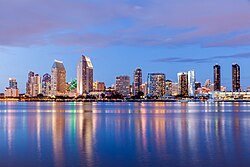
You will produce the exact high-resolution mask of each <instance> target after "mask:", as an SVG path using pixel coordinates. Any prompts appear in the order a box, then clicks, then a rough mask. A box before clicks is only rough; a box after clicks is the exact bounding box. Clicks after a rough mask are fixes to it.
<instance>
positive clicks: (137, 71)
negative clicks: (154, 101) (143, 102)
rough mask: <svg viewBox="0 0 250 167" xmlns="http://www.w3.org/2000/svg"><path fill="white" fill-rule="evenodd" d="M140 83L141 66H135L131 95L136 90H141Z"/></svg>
mask: <svg viewBox="0 0 250 167" xmlns="http://www.w3.org/2000/svg"><path fill="white" fill-rule="evenodd" d="M141 85H142V70H141V68H136V69H135V71H134V82H133V95H134V96H135V95H137V94H138V92H141V91H142V90H141Z"/></svg>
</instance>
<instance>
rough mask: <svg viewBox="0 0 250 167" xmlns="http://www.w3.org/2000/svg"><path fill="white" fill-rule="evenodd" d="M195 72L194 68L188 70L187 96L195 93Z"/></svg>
mask: <svg viewBox="0 0 250 167" xmlns="http://www.w3.org/2000/svg"><path fill="white" fill-rule="evenodd" d="M195 81H196V78H195V72H194V70H191V71H188V96H194V95H195Z"/></svg>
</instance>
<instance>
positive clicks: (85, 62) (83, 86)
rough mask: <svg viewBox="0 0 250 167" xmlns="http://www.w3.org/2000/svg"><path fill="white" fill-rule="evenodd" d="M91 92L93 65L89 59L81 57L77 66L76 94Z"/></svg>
mask: <svg viewBox="0 0 250 167" xmlns="http://www.w3.org/2000/svg"><path fill="white" fill-rule="evenodd" d="M92 91H93V65H92V62H91V60H90V58H89V57H87V56H81V58H80V62H79V63H78V66H77V94H78V95H82V94H84V93H89V92H92Z"/></svg>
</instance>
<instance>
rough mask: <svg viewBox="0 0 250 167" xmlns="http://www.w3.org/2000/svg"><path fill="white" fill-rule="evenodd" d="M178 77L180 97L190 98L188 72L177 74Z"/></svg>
mask: <svg viewBox="0 0 250 167" xmlns="http://www.w3.org/2000/svg"><path fill="white" fill-rule="evenodd" d="M177 76H178V88H179V95H181V96H182V97H187V96H188V74H187V73H186V72H180V73H178V74H177Z"/></svg>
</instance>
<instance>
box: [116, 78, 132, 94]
mask: <svg viewBox="0 0 250 167" xmlns="http://www.w3.org/2000/svg"><path fill="white" fill-rule="evenodd" d="M115 83H116V84H115V90H116V91H117V92H118V93H120V94H122V95H123V96H129V95H130V77H129V76H117V77H116V82H115Z"/></svg>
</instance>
